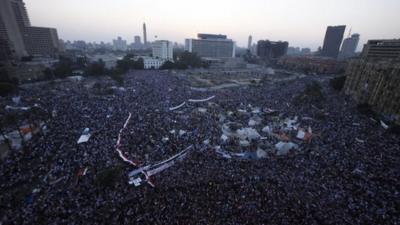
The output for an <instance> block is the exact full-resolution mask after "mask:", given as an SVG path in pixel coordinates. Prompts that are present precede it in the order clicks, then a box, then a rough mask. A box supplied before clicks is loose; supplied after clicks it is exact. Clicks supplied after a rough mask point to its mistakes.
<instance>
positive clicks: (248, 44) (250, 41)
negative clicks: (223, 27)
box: [247, 35, 253, 50]
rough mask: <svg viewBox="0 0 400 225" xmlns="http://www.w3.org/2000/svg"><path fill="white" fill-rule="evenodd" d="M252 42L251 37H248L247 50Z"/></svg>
mask: <svg viewBox="0 0 400 225" xmlns="http://www.w3.org/2000/svg"><path fill="white" fill-rule="evenodd" d="M252 42H253V37H252V36H251V35H250V36H249V42H248V43H247V49H249V50H250V49H251V45H252Z"/></svg>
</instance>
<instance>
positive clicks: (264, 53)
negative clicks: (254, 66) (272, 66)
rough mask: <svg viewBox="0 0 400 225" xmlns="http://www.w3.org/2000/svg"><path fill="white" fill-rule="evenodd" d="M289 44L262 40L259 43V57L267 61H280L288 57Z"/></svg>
mask: <svg viewBox="0 0 400 225" xmlns="http://www.w3.org/2000/svg"><path fill="white" fill-rule="evenodd" d="M288 47H289V43H288V42H286V41H285V42H282V41H278V42H275V41H268V40H265V41H264V40H261V41H258V43H257V56H259V57H261V58H265V59H278V58H280V57H282V56H284V55H286V53H287V50H288Z"/></svg>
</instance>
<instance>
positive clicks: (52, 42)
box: [24, 27, 62, 57]
mask: <svg viewBox="0 0 400 225" xmlns="http://www.w3.org/2000/svg"><path fill="white" fill-rule="evenodd" d="M24 43H25V48H26V50H27V51H28V53H29V55H32V56H45V57H56V56H57V55H58V54H59V53H60V52H61V51H62V49H61V47H60V41H59V39H58V34H57V30H56V29H54V28H46V27H25V29H24Z"/></svg>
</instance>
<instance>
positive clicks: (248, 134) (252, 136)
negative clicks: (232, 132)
mask: <svg viewBox="0 0 400 225" xmlns="http://www.w3.org/2000/svg"><path fill="white" fill-rule="evenodd" d="M237 135H238V137H239V139H241V140H245V139H248V140H249V141H251V140H257V139H259V138H260V137H261V135H260V134H259V133H258V132H257V130H255V129H253V128H249V127H246V128H242V129H239V130H237Z"/></svg>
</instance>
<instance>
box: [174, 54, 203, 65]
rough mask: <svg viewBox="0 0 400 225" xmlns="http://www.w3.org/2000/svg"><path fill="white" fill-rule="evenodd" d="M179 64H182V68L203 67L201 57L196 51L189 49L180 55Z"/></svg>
mask: <svg viewBox="0 0 400 225" xmlns="http://www.w3.org/2000/svg"><path fill="white" fill-rule="evenodd" d="M178 64H180V65H182V66H181V68H184V67H190V68H200V67H202V62H201V58H200V57H199V56H197V54H196V53H191V52H188V51H185V52H183V53H182V54H180V55H179V56H178Z"/></svg>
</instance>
